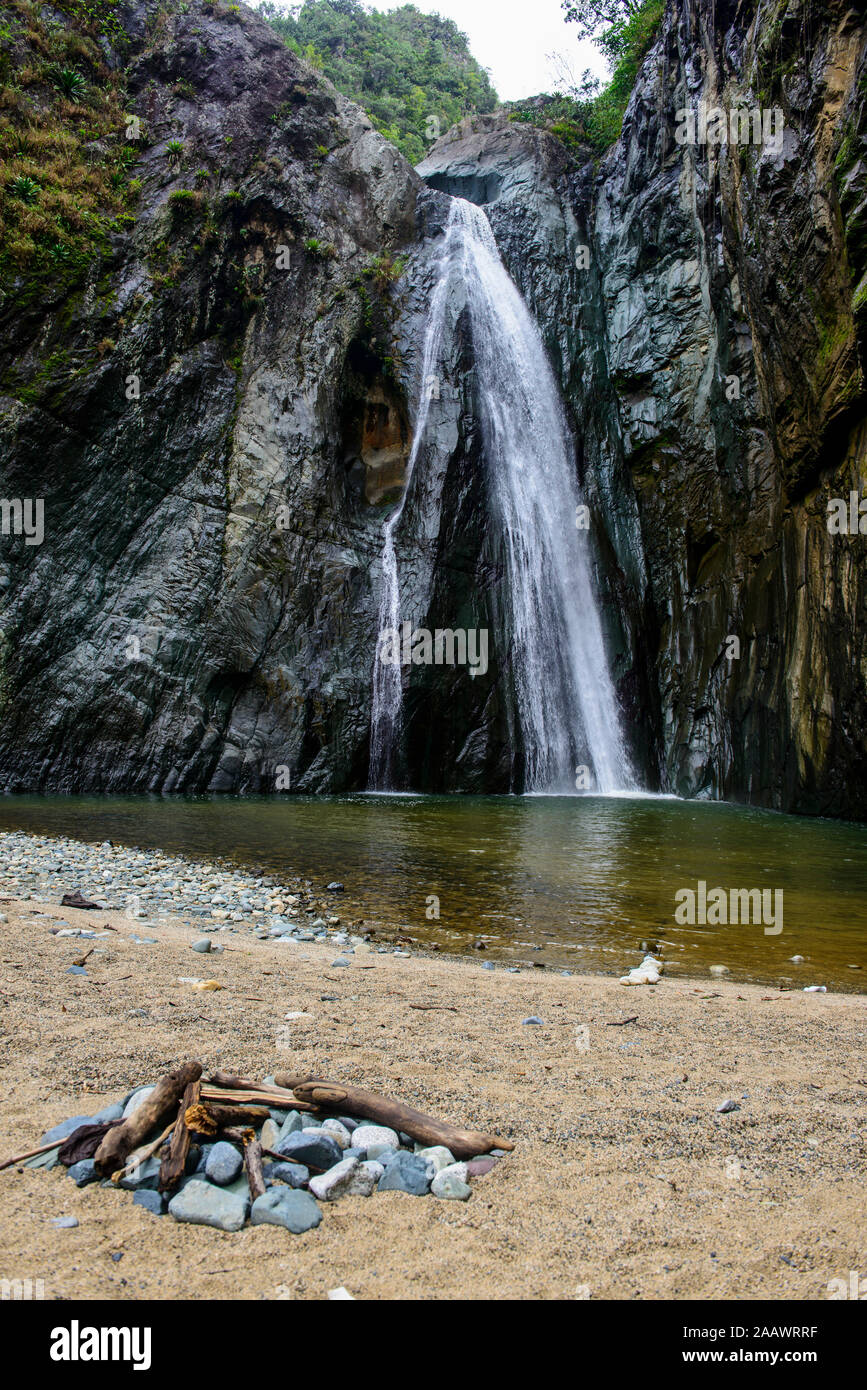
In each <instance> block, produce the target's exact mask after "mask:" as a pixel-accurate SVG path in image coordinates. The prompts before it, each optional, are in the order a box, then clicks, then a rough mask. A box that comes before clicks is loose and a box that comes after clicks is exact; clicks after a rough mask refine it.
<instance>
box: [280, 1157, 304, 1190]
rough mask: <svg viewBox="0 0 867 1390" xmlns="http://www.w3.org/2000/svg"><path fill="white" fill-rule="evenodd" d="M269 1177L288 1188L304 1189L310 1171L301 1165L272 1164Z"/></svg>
mask: <svg viewBox="0 0 867 1390" xmlns="http://www.w3.org/2000/svg"><path fill="white" fill-rule="evenodd" d="M271 1177H272V1178H274V1179H275V1180H279V1181H280V1182H285V1183H288V1185H289V1186H290V1187H306V1186H307V1183H308V1181H309V1180H310V1169H309V1168H305V1167H304V1164H303V1163H272V1165H271Z"/></svg>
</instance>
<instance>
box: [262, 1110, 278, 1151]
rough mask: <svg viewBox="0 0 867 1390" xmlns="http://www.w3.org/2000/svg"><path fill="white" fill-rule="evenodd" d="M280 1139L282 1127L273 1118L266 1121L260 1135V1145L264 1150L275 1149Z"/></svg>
mask: <svg viewBox="0 0 867 1390" xmlns="http://www.w3.org/2000/svg"><path fill="white" fill-rule="evenodd" d="M279 1138H280V1125H279V1124H278V1122H277V1121H276V1120H275V1119H273V1117H272V1118H269V1119H267V1120H266V1121H265V1123H264V1124H263V1126H262V1130H261V1133H260V1134H259V1143H260V1144H261V1145H262V1148H263V1149H273V1148H274V1147H275V1145H276V1143H277V1140H278V1139H279Z"/></svg>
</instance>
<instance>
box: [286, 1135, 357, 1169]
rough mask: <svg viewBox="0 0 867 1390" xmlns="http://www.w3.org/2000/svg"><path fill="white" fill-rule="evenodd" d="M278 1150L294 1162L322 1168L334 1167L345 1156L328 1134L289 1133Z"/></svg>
mask: <svg viewBox="0 0 867 1390" xmlns="http://www.w3.org/2000/svg"><path fill="white" fill-rule="evenodd" d="M276 1152H277V1153H279V1154H282V1155H283V1157H284V1158H288V1159H290V1160H291V1161H292V1162H294V1163H304V1164H307V1165H309V1166H310V1167H311V1168H322V1169H328V1168H333V1167H334V1165H335V1163H339V1162H340V1160H341V1158H342V1157H343V1153H342V1151H341V1149H340V1147H339V1145H338V1144H336V1143H335V1142H334V1140H333V1139H330V1138H329V1137H328V1135H327V1134H303V1133H302V1134H289V1135H287V1136H286V1138H285V1139H281V1140H280V1141H279V1142H278V1144H277V1148H276Z"/></svg>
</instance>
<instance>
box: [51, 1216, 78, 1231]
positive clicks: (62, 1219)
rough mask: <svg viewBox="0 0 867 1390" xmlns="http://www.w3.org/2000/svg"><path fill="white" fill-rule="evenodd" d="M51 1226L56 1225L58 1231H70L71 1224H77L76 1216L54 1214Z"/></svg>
mask: <svg viewBox="0 0 867 1390" xmlns="http://www.w3.org/2000/svg"><path fill="white" fill-rule="evenodd" d="M51 1224H52V1226H56V1227H57V1229H58V1231H71V1230H72V1228H73V1226H77V1225H78V1217H77V1216H55V1218H54V1220H53V1221H52V1223H51Z"/></svg>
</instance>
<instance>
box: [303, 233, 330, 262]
mask: <svg viewBox="0 0 867 1390" xmlns="http://www.w3.org/2000/svg"><path fill="white" fill-rule="evenodd" d="M304 250H305V251H306V252H307V254H308V256H312V257H313V259H314V260H318V261H327V260H333V259H334V257H335V256H336V255H337V249H336V247H334V246H332V245H331V242H330V241H320V240H319V239H318V237H315V236H309V237H308V238H307V240H306V241H305V243H304Z"/></svg>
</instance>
